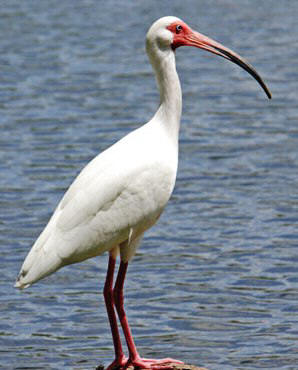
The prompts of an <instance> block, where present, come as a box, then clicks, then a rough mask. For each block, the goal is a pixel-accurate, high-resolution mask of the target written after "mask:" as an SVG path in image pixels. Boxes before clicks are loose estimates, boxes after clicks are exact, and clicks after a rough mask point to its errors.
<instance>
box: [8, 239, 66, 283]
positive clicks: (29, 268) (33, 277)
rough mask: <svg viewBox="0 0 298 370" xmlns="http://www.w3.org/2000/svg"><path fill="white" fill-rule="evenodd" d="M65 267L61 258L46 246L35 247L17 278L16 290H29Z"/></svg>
mask: <svg viewBox="0 0 298 370" xmlns="http://www.w3.org/2000/svg"><path fill="white" fill-rule="evenodd" d="M62 266H63V263H62V261H61V258H60V257H59V256H58V255H57V254H55V253H54V251H53V249H52V250H48V249H47V248H44V246H37V245H34V246H33V247H32V249H31V250H30V252H29V253H28V255H27V257H26V259H25V261H24V263H23V266H22V268H21V271H20V273H19V275H18V277H17V280H16V283H15V288H19V289H24V288H28V287H29V286H30V285H32V284H33V283H35V282H37V281H38V280H40V279H42V278H44V277H46V276H47V275H50V274H51V273H53V272H55V271H56V270H58V269H59V268H60V267H62Z"/></svg>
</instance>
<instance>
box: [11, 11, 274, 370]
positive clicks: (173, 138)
mask: <svg viewBox="0 0 298 370" xmlns="http://www.w3.org/2000/svg"><path fill="white" fill-rule="evenodd" d="M179 46H195V47H197V48H200V49H204V50H207V51H210V52H211V53H214V54H217V55H219V56H221V57H223V58H225V59H228V60H230V61H232V62H234V63H236V64H238V65H239V66H240V67H242V68H243V69H245V70H246V71H247V72H248V73H250V74H251V75H252V76H253V77H254V78H255V79H256V80H257V81H258V82H259V84H260V85H261V86H262V88H263V89H264V91H265V93H266V94H267V96H268V98H271V93H270V91H269V89H268V88H267V86H266V85H265V83H264V82H263V80H262V78H261V77H260V76H259V75H258V73H257V72H256V71H255V70H254V68H253V67H252V66H251V65H249V64H248V63H247V62H246V61H245V60H244V59H243V58H241V57H240V56H239V55H238V54H236V53H235V52H233V51H232V50H230V49H228V48H226V47H224V46H223V45H221V44H220V43H218V42H216V41H214V40H211V39H210V38H208V37H206V36H204V35H202V34H200V33H198V32H195V31H193V30H192V29H191V28H190V27H189V26H188V25H186V24H185V23H184V22H183V21H181V20H180V19H179V18H176V17H163V18H161V19H159V20H157V21H156V22H155V23H153V25H152V26H151V28H150V29H149V31H148V33H147V38H146V49H147V53H148V56H149V59H150V62H151V64H152V67H153V69H154V72H155V75H156V79H157V83H158V87H159V91H160V105H159V108H158V110H157V112H156V113H155V115H154V116H153V118H152V119H151V120H150V121H149V122H148V123H146V124H145V125H143V126H142V127H140V128H138V129H137V130H135V131H133V132H131V133H129V134H128V135H126V136H125V137H124V138H122V139H121V140H119V141H118V142H117V143H116V144H114V145H112V146H111V147H110V148H108V149H106V150H105V151H104V152H102V153H101V154H99V155H98V156H97V157H95V158H94V159H93V160H92V161H91V162H90V163H89V164H88V165H87V166H86V167H85V168H84V169H83V170H82V172H81V173H80V174H79V175H78V177H77V178H76V179H75V181H74V182H73V183H72V185H71V186H70V187H69V189H68V190H67V192H66V193H65V195H64V196H63V198H62V200H61V201H60V203H59V204H58V206H57V208H56V210H55V212H54V214H53V215H52V217H51V219H50V221H49V223H48V224H47V226H46V227H45V229H44V230H43V232H42V233H41V234H40V236H39V238H38V239H37V240H36V242H35V244H34V245H33V247H32V249H31V250H30V252H29V254H28V256H27V257H26V259H25V261H24V263H23V266H22V268H21V271H20V273H19V276H18V279H17V282H16V284H15V286H16V287H17V288H27V287H29V286H30V285H31V284H33V283H35V282H37V281H38V280H40V279H42V278H44V277H45V276H47V275H49V274H51V273H53V272H55V271H56V270H58V269H59V268H61V267H63V266H65V265H69V264H72V263H76V262H81V261H84V260H85V259H87V258H91V257H95V256H98V255H101V254H103V253H104V252H109V263H108V270H107V276H106V281H105V284H104V290H103V293H104V298H105V303H106V308H107V313H108V317H109V321H110V325H111V331H112V337H113V342H114V348H115V360H114V361H113V362H112V363H111V365H110V366H109V369H112V368H114V367H120V368H121V367H125V368H126V367H127V366H128V365H132V366H134V367H140V368H152V369H159V368H163V369H165V368H167V365H166V364H168V363H170V362H178V363H179V361H176V360H173V359H170V358H166V359H163V360H151V359H143V358H141V357H140V356H139V354H138V352H137V349H136V346H135V344H134V340H133V337H132V334H131V331H130V328H129V325H128V321H127V318H126V315H125V311H124V304H123V285H124V279H125V275H126V271H127V266H128V263H129V261H130V260H131V258H132V257H133V256H134V254H135V252H136V249H137V247H138V245H139V244H140V241H141V239H142V237H143V234H144V232H145V231H146V230H147V229H148V228H150V227H151V226H153V225H154V224H155V223H156V221H157V220H158V218H159V216H160V214H161V213H162V211H163V209H164V207H165V206H166V204H167V202H168V200H169V198H170V196H171V194H172V191H173V188H174V184H175V179H176V173H177V163H178V136H179V126H180V117H181V107H182V96H181V88H180V82H179V78H178V75H177V72H176V66H175V50H176V49H177V48H178V47H179ZM118 254H120V265H119V270H118V275H117V279H116V282H115V285H114V286H113V280H114V269H115V262H116V257H117V255H118ZM116 313H117V314H118V318H119V321H120V323H121V326H122V330H123V333H124V336H125V339H126V344H127V347H128V354H129V357H128V358H126V357H125V356H124V353H123V350H122V346H121V341H120V335H119V331H118V326H117V317H116ZM168 367H170V365H168Z"/></svg>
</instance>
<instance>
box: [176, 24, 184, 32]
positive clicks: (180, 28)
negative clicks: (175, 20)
mask: <svg viewBox="0 0 298 370" xmlns="http://www.w3.org/2000/svg"><path fill="white" fill-rule="evenodd" d="M182 30H183V27H182V26H181V24H177V26H176V33H180V32H181V31H182Z"/></svg>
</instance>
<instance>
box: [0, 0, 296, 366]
mask: <svg viewBox="0 0 298 370" xmlns="http://www.w3.org/2000/svg"><path fill="white" fill-rule="evenodd" d="M207 4H208V5H207ZM162 15H176V16H179V17H181V18H182V19H184V20H185V21H186V22H188V23H189V24H190V25H191V26H192V27H193V28H195V29H197V30H198V31H200V32H202V33H205V34H207V35H209V36H210V37H212V38H215V39H217V40H218V41H220V42H222V43H223V44H225V45H227V46H228V47H230V48H232V49H234V50H235V51H237V52H238V53H240V54H242V55H243V56H244V57H246V58H247V59H248V60H249V61H250V62H251V63H252V64H253V65H254V66H255V67H256V69H257V70H258V71H259V72H260V74H261V75H262V77H263V78H264V80H265V81H266V82H267V84H268V86H269V87H270V89H271V90H272V93H273V100H272V101H269V100H268V99H267V98H266V97H265V94H264V93H263V91H262V90H261V89H260V87H259V86H258V85H257V83H256V82H255V81H254V80H253V79H252V78H251V77H250V76H249V75H248V74H246V73H245V72H244V71H243V70H241V69H240V68H238V67H237V66H234V65H232V64H231V63H228V62H226V61H224V60H223V59H221V58H216V57H214V56H212V55H210V54H207V53H204V52H203V51H199V50H196V49H192V48H184V49H182V48H181V49H179V50H177V68H178V72H179V74H180V77H181V83H182V88H183V98H184V107H183V118H182V124H181V135H180V162H179V174H178V179H177V183H176V188H175V191H174V194H173V196H172V198H171V201H170V203H169V204H168V207H167V208H166V210H165V212H164V214H163V215H162V217H161V219H160V221H159V222H158V224H157V225H156V226H155V227H154V228H152V229H151V230H149V231H148V232H147V234H146V238H145V239H144V242H143V244H142V247H141V248H140V249H139V251H138V253H137V255H136V257H135V258H134V260H133V261H132V263H131V264H130V267H129V273H128V279H127V282H126V307H127V313H128V317H129V321H130V323H131V326H132V330H133V333H134V335H135V340H136V342H137V344H138V347H139V351H140V352H141V354H142V355H143V356H146V357H165V356H171V357H175V358H178V359H180V360H183V361H185V362H186V363H191V364H194V365H201V366H205V367H208V368H209V369H219V370H221V369H297V368H298V365H297V364H298V343H297V341H298V316H297V313H298V252H297V247H298V228H297V224H298V186H297V183H298V149H297V148H298V145H297V144H298V128H297V122H298V104H297V92H298V91H297V81H298V73H297V60H298V48H297V38H298V22H297V16H298V3H297V2H296V1H292V0H283V1H279V2H278V1H275V0H266V1H263V2H260V1H257V0H250V1H248V0H238V1H234V0H223V1H216V0H210V1H208V2H206V1H195V0H193V1H185V2H181V1H176V0H173V1H163V2H160V1H150V2H145V1H139V2H133V1H122V2H116V1H95V0H86V1H71V0H64V1H54V0H53V1H52V0H50V1H33V0H31V1H30V0H28V1H17V0H10V1H5V2H2V3H1V11H0V33H1V39H0V111H1V114H0V125H1V135H0V151H1V154H0V156H1V157H0V158H1V161H0V267H1V268H0V285H1V295H0V307H1V308H0V310H1V314H0V315H1V316H0V318H1V321H0V368H3V369H95V367H96V366H97V365H99V364H105V365H107V364H108V363H109V362H110V361H111V360H112V358H113V346H112V340H111V336H110V330H109V326H108V322H107V318H106V313H105V308H104V302H103V297H102V295H101V291H102V289H103V281H104V278H105V272H106V264H107V256H101V257H98V258H95V259H92V260H89V261H86V262H84V263H81V264H78V265H73V266H69V267H67V268H64V269H62V270H60V271H59V272H57V273H56V274H54V275H52V276H50V277H49V278H47V279H44V280H43V281H41V282H39V283H38V284H36V285H35V286H33V287H32V288H31V289H29V290H26V291H24V292H19V291H16V290H15V289H14V288H13V284H14V280H15V278H16V275H17V273H18V271H19V268H20V266H21V263H22V261H23V259H24V257H25V255H26V254H27V252H28V250H29V248H30V246H31V245H32V243H33V242H34V240H35V239H36V237H37V236H38V234H39V233H40V231H41V230H42V229H43V227H44V226H45V224H46V222H47V220H48V218H49V217H50V215H51V213H52V211H53V209H54V208H55V206H56V204H57V202H58V201H59V199H60V198H61V196H62V194H63V193H64V191H65V190H66V189H67V187H68V186H69V184H70V183H71V181H72V180H73V179H74V177H75V176H76V174H77V173H78V172H79V171H80V169H81V168H82V167H83V166H84V165H85V164H86V163H87V162H88V161H89V160H90V159H91V158H92V157H94V156H95V155H96V154H97V153H98V152H100V151H102V150H103V149H105V148H106V147H107V146H109V145H110V144H112V143H113V142H115V141H116V140H117V139H119V138H120V137H122V136H123V135H124V134H126V133H128V132H129V131H131V130H133V129H135V128H136V127H139V126H140V125H141V124H142V123H144V122H146V121H147V120H149V119H150V118H151V116H152V115H153V113H154V112H155V110H156V107H157V104H158V93H157V90H156V86H155V81H154V78H153V76H152V71H151V67H150V65H149V64H148V61H147V57H146V55H145V51H144V37H145V34H146V31H147V29H148V28H149V26H150V25H151V23H152V22H153V20H155V19H157V18H159V17H160V16H162Z"/></svg>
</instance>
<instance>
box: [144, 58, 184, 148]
mask: <svg viewBox="0 0 298 370" xmlns="http://www.w3.org/2000/svg"><path fill="white" fill-rule="evenodd" d="M150 59H151V63H152V65H153V68H154V70H155V74H156V79H157V83H158V87H159V91H160V106H159V109H158V111H157V112H156V115H155V118H157V119H158V120H159V121H160V122H161V123H162V125H163V126H164V127H165V128H166V130H167V131H168V132H169V135H170V136H171V137H172V138H173V140H175V141H177V142H178V135H179V127H180V118H181V111H182V93H181V86H180V81H179V77H178V74H177V71H176V63H175V54H174V52H173V51H168V52H167V53H165V55H163V56H162V57H160V58H158V59H157V58H156V59H155V58H150Z"/></svg>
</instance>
